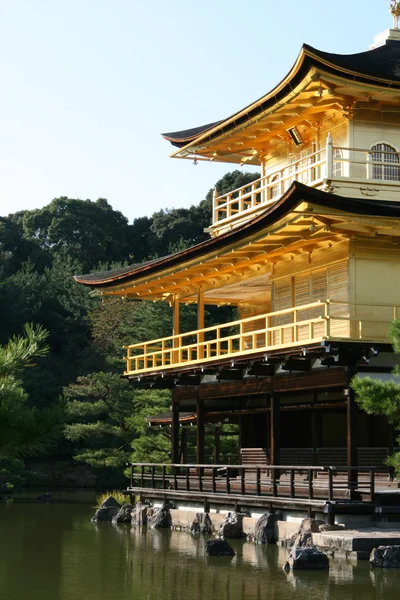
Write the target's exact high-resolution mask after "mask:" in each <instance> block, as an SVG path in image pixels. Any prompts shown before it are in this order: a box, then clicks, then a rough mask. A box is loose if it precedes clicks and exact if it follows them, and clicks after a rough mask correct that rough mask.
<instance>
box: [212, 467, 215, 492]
mask: <svg viewBox="0 0 400 600" xmlns="http://www.w3.org/2000/svg"><path fill="white" fill-rule="evenodd" d="M211 491H212V493H213V494H215V492H216V485H215V467H211Z"/></svg>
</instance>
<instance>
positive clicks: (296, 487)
mask: <svg viewBox="0 0 400 600" xmlns="http://www.w3.org/2000/svg"><path fill="white" fill-rule="evenodd" d="M375 471H376V469H375V467H362V468H360V469H359V468H358V467H341V466H339V467H336V466H332V467H319V466H282V465H279V466H278V465H268V466H265V465H258V464H255V465H205V464H184V465H182V464H173V465H171V464H157V463H132V464H131V477H130V486H129V492H132V493H133V494H146V493H149V492H151V491H152V490H153V491H154V492H155V493H160V492H161V491H162V493H163V495H165V496H171V497H173V496H174V494H175V495H176V496H177V497H179V495H182V494H183V495H184V496H185V497H186V498H187V499H190V496H191V495H192V496H197V497H199V495H207V496H208V497H209V498H212V495H214V496H220V497H221V496H223V497H224V496H226V497H232V496H233V497H234V496H239V497H244V496H248V497H260V498H261V497H263V498H291V499H299V500H304V499H307V500H313V499H325V500H329V501H334V500H350V499H351V498H352V492H353V493H354V492H356V491H357V492H358V493H359V494H363V495H364V497H368V498H369V499H370V500H371V501H373V499H374V496H375ZM353 497H354V496H353Z"/></svg>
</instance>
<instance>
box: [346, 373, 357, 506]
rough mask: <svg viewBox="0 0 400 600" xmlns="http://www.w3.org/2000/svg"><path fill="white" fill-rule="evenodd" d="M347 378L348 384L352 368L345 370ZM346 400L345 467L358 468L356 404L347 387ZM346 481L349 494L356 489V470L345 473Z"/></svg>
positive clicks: (351, 392) (352, 394) (352, 393)
mask: <svg viewBox="0 0 400 600" xmlns="http://www.w3.org/2000/svg"><path fill="white" fill-rule="evenodd" d="M347 372H348V376H349V384H350V381H351V379H352V377H353V376H354V374H355V369H354V368H352V367H348V368H347ZM346 398H347V466H348V467H357V466H358V456H357V452H358V443H357V427H358V411H357V404H356V401H355V399H354V391H353V390H352V388H350V387H348V388H347V389H346ZM347 481H348V486H349V490H350V494H352V492H353V491H354V490H355V489H356V488H357V484H358V472H357V471H356V470H349V471H348V472H347Z"/></svg>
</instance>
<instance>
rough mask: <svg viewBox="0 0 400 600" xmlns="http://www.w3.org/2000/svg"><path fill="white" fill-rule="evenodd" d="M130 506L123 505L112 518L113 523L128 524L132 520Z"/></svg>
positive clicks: (131, 507)
mask: <svg viewBox="0 0 400 600" xmlns="http://www.w3.org/2000/svg"><path fill="white" fill-rule="evenodd" d="M132 509H133V506H132V504H123V505H122V506H121V508H120V509H119V511H118V512H117V514H116V515H115V516H114V517H113V518H112V522H113V523H130V522H131V520H132Z"/></svg>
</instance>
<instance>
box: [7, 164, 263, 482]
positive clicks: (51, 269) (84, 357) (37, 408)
mask: <svg viewBox="0 0 400 600" xmlns="http://www.w3.org/2000/svg"><path fill="white" fill-rule="evenodd" d="M258 176H259V175H258V174H252V173H243V172H240V171H234V172H232V173H228V174H227V175H225V176H224V177H223V178H222V179H221V180H219V181H218V182H217V184H216V187H217V190H218V192H220V193H225V192H227V191H230V190H232V189H235V188H237V187H240V186H242V185H244V184H245V183H247V182H249V181H253V180H254V179H256V178H257V177H258ZM211 205H212V190H210V191H209V192H208V193H207V195H206V196H205V198H204V199H203V200H201V201H200V202H199V204H198V205H195V206H191V207H190V208H187V209H186V208H178V209H176V208H172V209H165V210H160V211H158V212H156V213H154V214H153V215H152V216H151V217H142V218H138V219H135V220H134V221H133V223H132V224H130V223H129V222H128V220H127V218H126V217H124V215H122V214H121V213H120V212H118V211H115V210H113V208H112V207H111V206H110V204H109V203H108V201H107V200H105V199H103V198H100V199H98V200H96V201H90V200H79V199H72V198H66V197H61V198H56V199H54V200H52V201H51V202H50V204H48V205H47V206H45V207H44V208H42V209H38V210H31V211H20V212H17V213H15V214H11V215H8V216H4V217H0V320H1V327H0V484H1V485H2V486H3V487H5V486H7V485H15V484H31V485H35V484H43V483H46V484H53V483H55V484H57V485H90V484H97V485H112V484H118V483H120V482H122V481H123V471H124V465H125V463H126V462H127V461H129V460H146V461H153V460H163V461H168V460H169V451H170V440H169V430H168V428H165V429H163V430H161V429H156V430H155V429H153V428H149V427H148V426H147V422H146V420H145V417H146V416H148V415H152V414H157V413H160V412H166V411H168V410H169V406H170V395H169V392H168V391H159V390H151V391H144V390H141V391H139V390H135V389H134V388H132V387H131V386H129V384H128V383H127V382H126V381H125V380H124V379H122V378H121V376H120V375H121V373H122V371H123V360H122V359H123V350H122V346H123V345H124V344H126V343H136V342H140V341H144V340H145V339H149V338H156V337H160V336H166V335H169V334H170V332H171V314H170V310H171V309H170V308H169V306H168V305H164V304H153V303H146V302H140V301H127V300H121V299H111V300H108V301H106V302H103V303H100V302H99V300H98V298H96V297H93V295H90V294H89V293H88V290H87V288H85V287H84V286H80V285H78V284H76V283H75V281H74V279H73V276H74V275H77V274H81V273H89V272H94V271H98V270H104V269H108V268H113V267H116V266H120V265H127V264H131V263H138V262H142V261H146V260H149V259H152V258H156V257H157V256H164V255H166V254H170V253H173V252H176V251H178V250H180V249H183V248H186V247H189V246H192V245H194V244H196V243H198V242H201V241H202V240H204V239H206V238H207V234H205V233H204V228H205V227H208V226H209V225H210V222H211ZM218 310H221V311H223V310H225V311H227V309H226V308H225V309H214V310H211V311H209V312H208V313H207V315H206V318H207V324H209V325H211V324H212V323H213V322H215V320H216V319H218V320H219V321H220V322H222V319H228V318H230V317H231V313H229V311H228V312H226V314H225V315H221V314H216V311H218ZM181 318H182V321H183V330H185V329H186V330H190V329H192V328H195V322H196V318H195V314H194V312H193V309H192V308H190V307H184V309H183V311H182V316H181ZM225 445H226V447H225V451H226V452H228V451H229V436H228V437H227V438H226V441H225ZM210 452H211V450H210Z"/></svg>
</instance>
